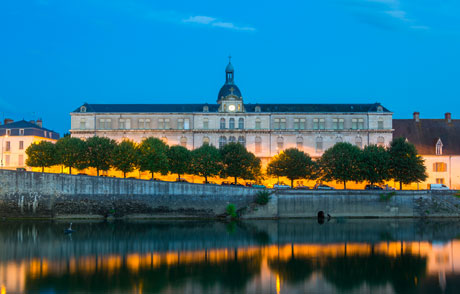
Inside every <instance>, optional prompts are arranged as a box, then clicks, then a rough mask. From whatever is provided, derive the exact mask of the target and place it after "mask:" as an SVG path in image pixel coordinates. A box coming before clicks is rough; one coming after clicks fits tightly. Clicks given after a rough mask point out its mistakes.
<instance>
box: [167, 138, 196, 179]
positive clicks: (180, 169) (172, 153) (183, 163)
mask: <svg viewBox="0 0 460 294" xmlns="http://www.w3.org/2000/svg"><path fill="white" fill-rule="evenodd" d="M168 160H169V171H170V172H171V173H174V174H177V176H178V179H179V180H180V178H181V177H180V176H181V175H183V174H185V173H188V172H189V171H190V163H191V161H192V154H191V152H190V151H189V150H188V149H187V148H185V147H183V146H180V145H176V146H171V147H170V148H169V150H168Z"/></svg>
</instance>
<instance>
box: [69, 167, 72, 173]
mask: <svg viewBox="0 0 460 294" xmlns="http://www.w3.org/2000/svg"><path fill="white" fill-rule="evenodd" d="M71 174H72V167H71V166H69V175H71Z"/></svg>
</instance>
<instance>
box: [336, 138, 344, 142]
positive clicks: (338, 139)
mask: <svg viewBox="0 0 460 294" xmlns="http://www.w3.org/2000/svg"><path fill="white" fill-rule="evenodd" d="M335 142H336V143H342V142H343V138H342V137H337V138H335Z"/></svg>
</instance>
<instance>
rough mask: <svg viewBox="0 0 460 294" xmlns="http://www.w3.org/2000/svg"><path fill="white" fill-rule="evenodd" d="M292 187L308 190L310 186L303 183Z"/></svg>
mask: <svg viewBox="0 0 460 294" xmlns="http://www.w3.org/2000/svg"><path fill="white" fill-rule="evenodd" d="M294 189H296V190H310V187H308V186H304V185H298V186H296V187H295V188H294Z"/></svg>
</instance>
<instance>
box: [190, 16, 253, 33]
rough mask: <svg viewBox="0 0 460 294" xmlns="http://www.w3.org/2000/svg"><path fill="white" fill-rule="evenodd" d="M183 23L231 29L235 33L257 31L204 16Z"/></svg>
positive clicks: (191, 18)
mask: <svg viewBox="0 0 460 294" xmlns="http://www.w3.org/2000/svg"><path fill="white" fill-rule="evenodd" d="M182 22H183V23H195V24H200V25H207V26H211V27H216V28H223V29H229V30H235V31H252V32H253V31H255V30H256V29H255V28H253V27H243V26H238V25H235V24H234V23H232V22H225V21H220V20H218V19H217V18H215V17H211V16H204V15H196V16H190V17H189V18H186V19H183V20H182Z"/></svg>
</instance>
